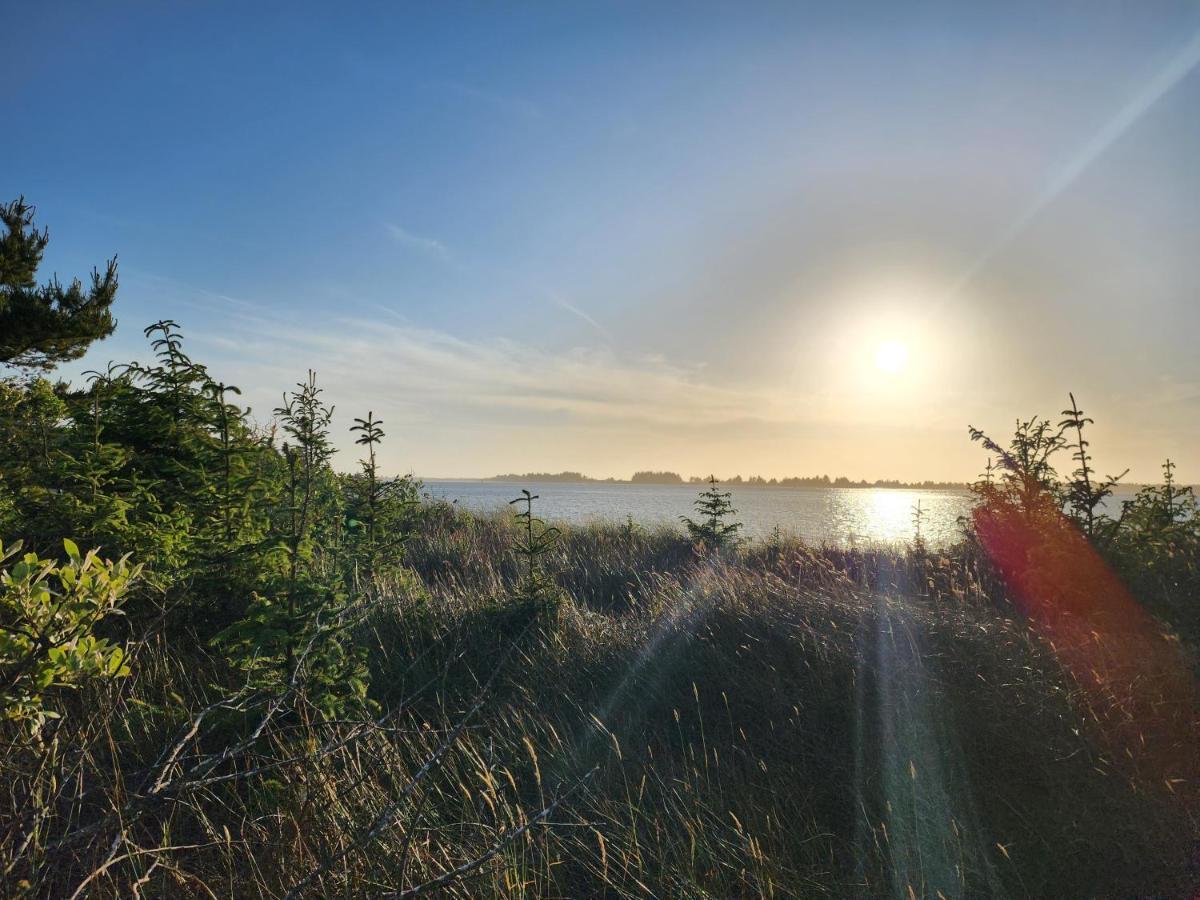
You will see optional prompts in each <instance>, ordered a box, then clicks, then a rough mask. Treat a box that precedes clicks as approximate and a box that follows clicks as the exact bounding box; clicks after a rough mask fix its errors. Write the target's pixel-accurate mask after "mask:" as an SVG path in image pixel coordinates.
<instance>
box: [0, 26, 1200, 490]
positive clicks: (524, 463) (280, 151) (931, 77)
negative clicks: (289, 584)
mask: <svg viewBox="0 0 1200 900" xmlns="http://www.w3.org/2000/svg"><path fill="white" fill-rule="evenodd" d="M4 6H5V12H4V16H3V18H4V22H5V25H6V28H5V31H6V33H7V35H8V40H7V41H6V44H7V45H8V50H7V51H6V54H5V60H4V62H3V63H2V65H3V66H4V71H3V77H4V84H5V90H4V91H3V93H2V94H0V110H2V111H3V115H4V117H5V121H6V122H8V123H10V133H9V136H8V139H7V140H5V141H4V143H3V146H2V147H0V195H3V196H5V197H12V196H16V195H17V194H18V193H23V194H24V195H25V196H26V197H27V198H28V199H29V200H30V201H31V202H33V203H34V204H36V206H37V207H38V213H39V221H40V222H42V223H44V224H46V225H48V226H49V227H50V229H51V245H50V250H49V252H48V254H47V261H46V267H45V272H46V274H47V275H48V274H50V273H51V272H52V271H57V272H58V273H59V274H60V275H61V276H71V275H74V274H82V273H83V272H84V271H86V270H87V269H90V267H91V266H93V265H95V264H98V263H100V262H102V261H103V260H104V259H105V258H107V257H108V256H110V255H112V254H113V253H117V254H119V257H120V264H121V279H122V289H121V294H120V297H119V299H118V301H117V307H116V311H117V315H118V318H119V319H120V323H121V324H120V327H119V329H118V332H117V334H116V335H114V336H113V337H112V338H110V339H109V340H108V341H106V342H104V343H103V344H100V345H97V347H96V348H95V349H94V350H93V351H92V352H91V353H90V354H89V357H88V359H87V360H86V361H85V365H84V366H82V367H75V369H73V370H72V371H79V370H80V369H82V368H86V367H88V366H95V365H99V364H103V363H104V362H105V361H107V360H109V359H117V360H121V359H128V358H131V357H144V356H145V355H146V348H145V344H144V342H143V341H142V339H141V334H140V329H141V328H142V327H143V326H144V325H146V324H148V323H149V322H152V321H154V320H155V319H158V318H163V317H170V318H174V319H176V320H178V321H179V322H180V323H181V324H182V325H183V327H184V330H185V333H186V334H187V335H188V338H189V345H190V346H191V348H192V350H193V351H194V353H195V354H196V355H197V356H198V357H199V358H200V359H201V360H202V361H204V362H206V363H208V364H209V365H210V368H212V369H214V370H215V371H217V372H218V373H219V374H220V375H221V376H222V377H224V378H226V379H227V380H231V381H234V382H236V383H238V384H240V385H241V386H242V388H243V390H244V392H245V396H246V398H247V402H249V403H250V404H251V405H252V406H253V408H254V410H255V413H256V415H258V416H260V417H261V418H264V419H265V418H266V417H268V416H269V411H270V408H271V407H272V406H274V405H275V404H276V400H277V398H278V396H279V393H280V392H281V391H282V390H283V389H284V388H286V387H287V386H289V385H290V384H292V383H293V382H295V381H297V380H299V379H300V378H301V377H303V375H304V373H305V371H306V369H307V368H309V367H312V368H315V369H316V370H317V371H318V375H319V376H320V378H321V380H322V381H323V382H324V383H325V384H326V386H327V389H328V391H329V396H330V398H331V400H332V401H333V402H335V403H336V405H337V407H338V412H339V417H338V427H339V429H343V430H344V428H345V427H346V426H347V425H348V424H349V423H350V419H351V417H352V416H355V415H362V414H364V413H365V412H366V410H367V409H368V408H370V409H372V410H374V412H375V413H376V415H378V416H382V417H383V419H384V420H385V423H386V425H385V430H387V431H388V432H389V443H388V448H387V452H386V455H385V460H386V462H387V464H388V465H389V467H391V468H392V469H394V470H396V471H410V470H412V471H416V472H417V473H419V474H422V475H426V476H451V475H487V474H492V473H494V472H497V471H513V470H517V471H525V470H533V469H555V470H557V469H562V468H572V469H582V470H584V471H586V472H589V473H591V474H595V475H609V474H616V475H627V474H628V473H629V472H631V471H633V470H634V469H636V468H672V469H677V470H680V471H684V472H686V473H698V472H708V471H710V470H715V471H716V472H717V473H718V474H726V475H728V474H733V473H735V472H740V473H742V474H747V473H751V472H758V473H763V474H766V475H783V474H802V473H814V472H829V473H832V474H838V473H845V474H849V475H852V476H856V477H861V476H865V477H902V478H927V477H928V478H943V477H947V478H967V477H971V476H973V475H974V474H975V473H976V472H977V471H978V469H979V467H980V462H981V460H980V456H979V453H978V451H977V448H975V447H973V446H972V445H970V443H969V441H968V440H967V438H966V426H967V424H968V422H969V423H971V424H974V425H980V426H985V427H989V428H992V429H994V430H996V431H1003V430H1004V429H1005V428H1006V427H1007V426H1008V425H1009V423H1011V421H1012V420H1013V419H1014V418H1015V417H1017V416H1019V415H1020V416H1028V415H1030V414H1033V413H1035V412H1045V413H1056V412H1057V411H1058V410H1059V409H1061V408H1062V407H1063V405H1064V403H1065V399H1066V393H1067V391H1068V390H1073V391H1075V392H1076V395H1077V396H1078V397H1079V398H1080V400H1081V403H1082V404H1083V406H1084V408H1085V409H1086V410H1087V411H1088V412H1089V413H1091V414H1093V415H1094V416H1095V418H1096V419H1097V432H1096V450H1097V455H1098V457H1099V459H1100V462H1101V464H1102V466H1107V467H1108V468H1111V469H1114V470H1119V469H1120V468H1124V467H1125V466H1126V465H1130V466H1132V467H1133V469H1134V471H1133V473H1132V474H1133V477H1137V478H1152V477H1154V475H1155V473H1156V471H1157V465H1158V461H1159V460H1160V459H1161V457H1163V456H1164V455H1167V454H1170V455H1172V456H1173V457H1175V458H1177V459H1178V460H1179V462H1180V466H1181V472H1182V474H1183V475H1184V476H1185V477H1190V478H1193V479H1197V478H1200V457H1198V454H1197V447H1200V355H1198V354H1197V353H1196V340H1197V333H1198V328H1200V297H1197V285H1198V284H1200V259H1198V257H1197V253H1196V248H1197V247H1198V246H1200V166H1198V164H1197V160H1200V70H1197V69H1196V68H1194V66H1195V63H1196V61H1197V59H1200V6H1198V5H1196V4H1195V3H1178V4H1171V3H1153V2H1139V3H1100V2H1088V3H1078V4H1054V5H1053V8H1051V5H1049V4H1044V3H1039V4H1020V3H1003V4H992V5H982V4H962V3H953V4H906V5H903V8H901V5H899V4H868V3H862V4H823V5H820V6H818V5H812V4H778V5H775V4H654V5H649V4H588V5H579V4H567V3H563V4H530V5H520V6H517V5H507V6H502V5H499V4H480V5H456V4H429V5H415V4H412V5H409V4H393V3H388V4H377V5H370V4H354V5H353V7H352V9H351V8H348V7H350V6H351V5H349V4H340V5H339V4H306V3H290V4H220V3H139V4H121V3H113V4H104V5H100V4H68V3H61V4H43V6H45V7H47V8H44V9H38V8H37V7H36V6H35V5H34V4H27V3H22V4H17V3H5V4H4ZM892 340H897V341H900V342H902V343H903V344H904V345H905V346H906V347H907V349H908V351H909V358H910V364H909V365H908V366H907V367H906V368H905V370H904V371H902V372H900V373H896V374H893V373H886V372H881V371H880V370H878V369H877V368H876V367H875V366H874V365H873V364H872V359H873V355H874V353H875V351H876V348H877V347H878V346H879V344H880V343H881V342H885V341H892ZM68 374H70V372H68ZM341 443H342V445H343V446H345V447H347V448H349V447H350V446H351V441H350V440H349V437H348V435H345V436H344V439H342V440H341ZM343 456H345V459H343V460H342V461H341V463H342V465H345V466H349V465H351V464H352V457H351V456H350V454H349V452H347V453H346V454H343Z"/></svg>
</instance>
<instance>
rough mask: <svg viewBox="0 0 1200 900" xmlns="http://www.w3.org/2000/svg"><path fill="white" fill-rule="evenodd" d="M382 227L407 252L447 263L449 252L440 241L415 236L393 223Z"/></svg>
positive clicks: (387, 223) (384, 224) (418, 235)
mask: <svg viewBox="0 0 1200 900" xmlns="http://www.w3.org/2000/svg"><path fill="white" fill-rule="evenodd" d="M383 227H384V229H385V230H386V231H387V233H388V236H389V237H391V239H392V240H393V241H395V242H396V243H397V244H399V245H400V246H402V247H407V248H408V249H409V250H415V251H417V252H418V253H422V254H424V255H425V256H428V257H429V258H431V259H436V260H439V261H441V262H449V260H450V250H449V248H447V247H446V245H445V244H443V243H442V242H441V241H438V240H434V239H433V238H431V237H425V236H424V235H420V234H415V233H413V232H411V231H408V230H407V229H405V228H401V227H400V226H399V225H397V224H395V223H394V222H384V223H383Z"/></svg>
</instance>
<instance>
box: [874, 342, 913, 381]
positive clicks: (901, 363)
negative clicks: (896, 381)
mask: <svg viewBox="0 0 1200 900" xmlns="http://www.w3.org/2000/svg"><path fill="white" fill-rule="evenodd" d="M906 365H908V347H907V346H906V345H905V344H903V343H902V342H900V341H884V342H883V343H881V344H880V345H879V346H878V347H876V348H875V368H877V369H879V371H881V372H886V373H887V374H889V375H898V374H900V372H901V371H903V369H904V367H905V366H906Z"/></svg>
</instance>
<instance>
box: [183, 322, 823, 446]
mask: <svg viewBox="0 0 1200 900" xmlns="http://www.w3.org/2000/svg"><path fill="white" fill-rule="evenodd" d="M195 338H196V340H197V341H199V342H202V343H206V344H208V345H209V346H210V347H212V348H213V349H214V350H217V351H218V352H220V353H221V354H222V355H223V356H225V357H226V360H225V361H223V362H222V368H223V369H224V368H226V367H230V368H233V369H234V370H235V371H233V372H231V373H230V374H231V376H232V377H233V379H234V380H235V381H237V382H238V383H241V384H245V385H254V386H262V387H261V388H260V390H259V391H255V393H260V391H263V393H261V396H259V397H258V400H259V401H262V400H270V401H271V402H272V403H273V402H274V400H275V398H276V397H277V396H278V393H279V391H280V390H282V389H284V388H286V387H287V386H289V385H291V384H292V383H293V382H295V381H296V380H297V379H298V377H299V376H300V375H302V374H303V372H304V370H305V369H306V368H307V367H308V366H309V365H314V366H315V367H316V368H317V369H318V373H319V375H320V377H321V382H322V384H323V385H324V386H325V388H326V389H327V391H328V396H329V397H330V399H331V400H332V401H333V402H336V403H339V404H344V403H352V404H353V405H354V406H355V407H363V408H366V407H367V406H371V407H372V408H374V409H376V410H380V409H385V408H389V407H390V408H392V409H393V410H396V409H397V408H400V409H403V410H404V414H403V417H404V418H406V419H409V420H410V421H413V420H425V421H428V420H438V421H441V422H447V421H449V420H455V421H460V422H462V423H464V424H470V423H476V422H480V421H496V420H497V419H498V418H502V417H504V416H507V415H513V414H523V415H532V416H537V417H542V418H547V417H552V418H554V419H556V420H568V421H571V422H574V423H576V424H588V425H599V426H602V425H604V424H605V423H608V424H614V423H624V424H630V423H638V424H642V425H651V426H655V427H661V426H689V427H690V426H694V425H695V424H696V423H698V422H705V423H708V424H709V425H711V426H712V427H719V426H720V425H722V424H731V423H736V422H744V421H750V420H757V421H766V422H795V421H797V420H798V419H800V418H802V417H806V416H811V415H813V414H814V413H816V404H815V403H809V402H806V401H804V400H803V399H802V398H798V397H795V396H790V395H788V396H784V395H780V394H773V393H764V392H762V391H757V390H751V389H746V388H733V387H724V386H718V385H715V384H712V383H710V382H708V381H706V380H705V379H704V378H702V377H701V369H700V367H695V366H680V365H676V364H671V363H668V362H666V361H665V360H662V359H654V358H648V357H637V358H629V357H625V356H622V355H619V354H617V353H615V352H613V351H612V350H609V349H589V348H580V347H575V348H568V349H564V350H562V351H556V352H548V351H544V350H539V349H536V348H534V347H531V346H528V345H525V344H522V343H518V342H516V341H512V340H508V339H502V338H497V339H493V340H488V341H467V340H463V339H460V338H457V337H455V336H453V335H449V334H446V333H444V332H440V331H433V330H429V329H423V328H417V327H412V326H406V325H399V324H391V323H387V322H381V321H380V320H378V319H371V320H365V319H340V320H337V321H334V322H329V323H326V324H325V325H322V326H315V327H307V328H304V329H300V328H291V327H278V326H277V327H274V328H272V329H271V330H270V331H269V332H266V333H259V334H253V335H251V334H245V333H243V334H241V335H230V334H228V333H221V334H212V335H208V334H203V333H202V334H197V335H195ZM267 386H270V387H269V388H268V387H267ZM247 396H253V395H252V394H251V392H250V391H248V392H247ZM256 408H258V409H262V408H263V407H262V405H261V403H256Z"/></svg>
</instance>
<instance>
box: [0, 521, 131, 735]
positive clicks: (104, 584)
mask: <svg viewBox="0 0 1200 900" xmlns="http://www.w3.org/2000/svg"><path fill="white" fill-rule="evenodd" d="M63 546H64V548H65V549H66V553H67V561H66V562H65V563H61V564H60V563H58V562H57V561H55V560H51V559H41V558H39V557H38V555H37V554H36V553H26V554H24V555H23V556H21V557H20V558H19V559H15V558H16V556H17V554H18V553H19V552H20V548H21V545H20V542H18V543H16V544H14V545H13V546H11V547H9V548H7V549H5V548H4V547H3V546H2V545H0V564H2V563H5V562H8V561H9V560H13V559H15V562H13V563H12V564H11V565H10V566H9V567H8V568H6V569H4V570H2V571H0V707H2V708H3V713H4V716H5V718H7V719H15V720H18V721H21V722H24V723H26V724H28V725H29V726H30V727H31V728H32V729H33V730H35V731H36V730H38V729H40V728H41V727H42V726H43V725H44V724H45V722H46V720H47V719H50V718H54V717H56V716H57V713H55V712H54V711H52V710H51V709H49V708H48V707H47V705H46V697H47V695H48V694H49V693H50V692H51V691H54V690H56V689H59V688H65V687H76V686H78V685H80V684H81V683H82V682H84V681H86V680H88V679H91V678H122V677H124V676H126V675H128V674H129V667H128V666H127V665H126V663H125V652H124V650H123V649H122V648H121V647H120V646H118V645H117V644H114V643H113V642H112V641H109V640H108V639H106V638H103V637H98V636H97V635H96V629H97V627H98V626H99V625H100V624H101V623H102V622H103V621H104V620H105V619H106V618H108V617H110V616H114V615H120V613H121V602H122V600H123V599H124V597H125V594H126V592H127V591H128V590H129V586H130V584H131V583H132V582H133V580H134V579H135V578H136V577H137V575H138V572H139V568H138V567H136V566H134V567H131V566H129V564H128V563H127V562H126V559H125V558H124V557H122V558H121V559H119V560H117V561H116V562H108V561H106V560H102V559H100V558H99V557H98V556H97V555H96V551H94V550H92V551H89V552H88V553H87V554H86V555H83V556H81V555H80V553H79V548H78V547H76V546H75V544H74V542H72V541H70V540H64V541H63Z"/></svg>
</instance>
